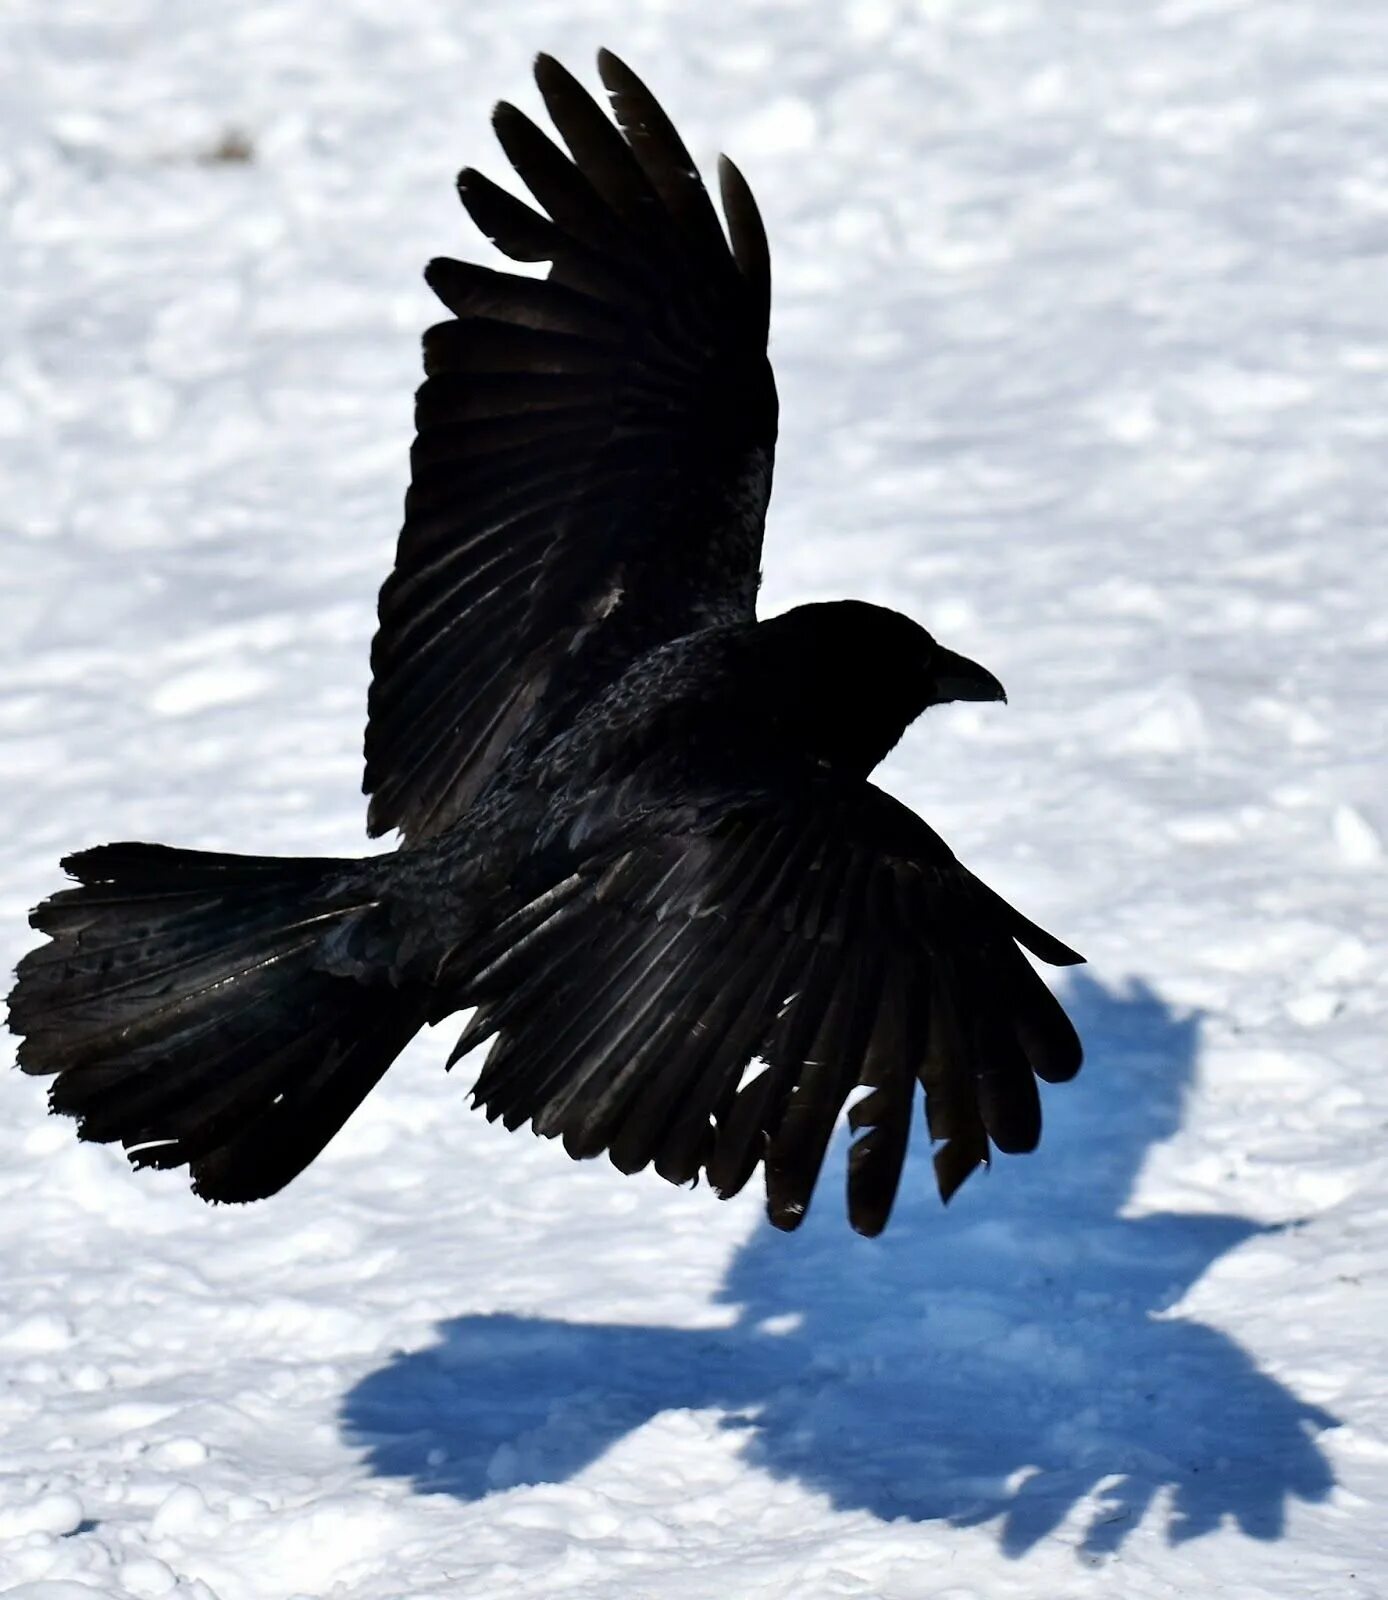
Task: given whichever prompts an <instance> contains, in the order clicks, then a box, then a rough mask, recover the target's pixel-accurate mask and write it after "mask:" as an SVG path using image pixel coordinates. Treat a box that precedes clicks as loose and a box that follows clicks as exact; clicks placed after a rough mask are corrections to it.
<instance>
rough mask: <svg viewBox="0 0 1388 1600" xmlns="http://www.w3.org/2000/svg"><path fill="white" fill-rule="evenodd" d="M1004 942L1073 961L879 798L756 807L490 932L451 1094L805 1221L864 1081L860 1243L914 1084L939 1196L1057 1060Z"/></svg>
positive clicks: (885, 1204) (616, 863) (637, 851)
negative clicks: (463, 1088) (754, 1192)
mask: <svg viewBox="0 0 1388 1600" xmlns="http://www.w3.org/2000/svg"><path fill="white" fill-rule="evenodd" d="M1019 944H1020V945H1023V946H1025V947H1026V948H1027V949H1028V950H1030V951H1031V952H1032V954H1033V955H1036V956H1038V957H1040V958H1041V959H1042V960H1044V961H1048V962H1051V963H1053V964H1056V965H1068V964H1070V963H1073V962H1076V961H1079V960H1080V959H1081V957H1080V956H1078V955H1076V954H1075V952H1074V951H1073V950H1070V949H1068V948H1067V947H1066V946H1065V945H1063V944H1061V943H1060V941H1059V940H1057V939H1054V938H1052V937H1051V936H1050V935H1049V934H1047V933H1045V932H1044V931H1043V930H1042V929H1040V928H1038V927H1036V926H1035V925H1034V924H1033V923H1031V922H1028V921H1027V919H1026V918H1025V917H1023V916H1022V915H1021V914H1020V913H1019V912H1017V911H1015V910H1013V908H1012V907H1011V906H1009V905H1008V904H1007V903H1006V902H1005V901H1004V900H1002V899H1001V898H1000V897H999V896H998V895H996V894H994V893H993V891H992V890H990V889H988V888H987V887H985V886H984V885H983V884H982V883H981V882H979V880H978V879H977V878H975V877H974V876H973V875H972V874H971V873H970V872H968V871H967V869H965V868H964V867H962V866H961V865H960V864H959V862H958V861H956V860H955V858H954V856H953V855H952V854H951V852H950V851H949V849H948V847H947V846H946V845H945V844H944V842H943V841H942V840H941V839H940V838H939V837H938V836H937V835H936V834H934V833H933V832H932V831H931V830H930V829H929V828H928V827H927V826H926V825H925V823H923V822H922V821H921V820H920V819H919V818H918V817H916V816H915V815H914V813H912V812H910V811H908V810H907V809H906V808H905V807H904V806H902V805H900V804H899V803H898V802H896V801H895V800H892V799H891V798H890V797H888V796H887V795H885V794H883V793H882V792H881V791H880V790H878V789H874V788H871V787H870V786H866V785H865V786H863V788H862V789H861V790H859V791H857V792H856V793H854V794H851V795H845V794H843V793H842V792H840V793H839V794H838V795H837V796H835V797H833V798H831V799H827V800H822V801H820V802H818V803H811V804H810V805H808V806H804V807H797V808H795V809H793V810H785V809H778V808H776V807H774V806H772V805H770V804H767V803H763V804H761V805H759V806H757V807H753V808H744V809H742V810H740V811H739V812H737V813H736V814H734V815H730V816H729V817H727V818H726V819H725V820H724V822H723V823H721V824H720V825H719V826H717V827H716V828H714V829H712V830H711V831H702V832H699V833H690V834H679V833H664V834H656V833H652V835H651V836H649V837H647V838H644V839H642V840H640V841H638V842H636V843H634V844H631V845H629V846H627V847H626V848H625V849H623V851H622V852H621V853H620V854H619V855H617V856H616V857H615V858H611V857H609V858H607V859H605V860H603V861H599V862H594V863H592V864H591V865H589V866H588V867H586V868H580V869H579V870H577V871H575V872H574V873H573V874H572V875H571V876H570V877H568V878H567V879H565V880H564V881H563V882H562V883H560V884H558V885H557V886H555V887H553V888H552V889H551V890H550V891H549V892H548V893H547V894H545V895H543V896H541V897H540V898H538V899H536V900H535V901H534V902H533V903H532V904H531V905H529V906H527V907H526V908H525V909H523V910H522V911H520V912H518V913H517V914H516V915H514V916H512V917H511V918H509V919H508V921H507V922H506V923H504V924H503V925H502V926H501V927H500V928H499V929H498V930H497V932H496V934H495V935H494V937H493V938H492V940H491V941H490V942H489V945H488V947H487V948H486V949H485V950H483V951H482V952H480V953H479V955H478V956H477V957H476V958H475V959H474V962H473V967H472V972H471V974H470V975H469V976H468V977H467V979H466V980H465V982H464V983H463V986H462V991H463V997H464V1003H467V1004H477V1006H478V1009H477V1011H476V1013H475V1014H474V1016H473V1018H472V1019H471V1021H470V1023H469V1025H468V1027H467V1029H466V1031H465V1032H464V1034H463V1037H462V1038H461V1040H460V1041H459V1045H458V1049H457V1051H455V1053H454V1059H456V1058H457V1056H458V1055H459V1054H460V1053H462V1052H463V1051H464V1050H466V1049H470V1048H471V1047H472V1046H473V1045H474V1044H476V1043H477V1042H479V1041H480V1040H481V1039H484V1038H486V1037H488V1036H490V1035H492V1034H496V1035H497V1038H496V1040H495V1042H494V1043H493V1045H492V1048H491V1050H490V1051H489V1052H488V1055H487V1058H486V1063H485V1065H484V1067H483V1069H482V1073H481V1076H480V1078H479V1079H478V1082H477V1085H476V1088H475V1091H474V1097H475V1100H476V1101H477V1102H478V1103H479V1104H481V1105H483V1106H484V1107H485V1108H486V1111H487V1115H488V1116H489V1117H493V1118H495V1117H500V1118H501V1119H502V1120H503V1121H504V1122H505V1124H506V1125H507V1127H516V1126H518V1125H519V1124H520V1123H522V1122H525V1121H529V1122H530V1123H531V1124H532V1125H533V1127H534V1129H535V1131H536V1133H539V1134H544V1135H547V1136H555V1135H559V1136H561V1137H562V1138H563V1140H564V1144H565V1146H566V1148H567V1149H568V1151H569V1153H570V1154H571V1155H573V1156H592V1155H596V1154H598V1153H599V1152H601V1151H603V1150H606V1151H607V1152H608V1153H609V1154H610V1156H611V1159H612V1161H613V1162H614V1163H615V1164H616V1165H617V1166H618V1167H620V1168H621V1169H622V1170H623V1171H635V1170H636V1169H638V1168H641V1167H644V1166H646V1165H647V1164H652V1163H653V1164H654V1166H655V1168H656V1170H657V1171H658V1172H659V1173H661V1175H662V1176H664V1177H666V1178H668V1179H669V1180H670V1181H671V1182H674V1183H684V1182H688V1181H689V1180H691V1179H693V1178H695V1177H696V1176H697V1175H698V1174H699V1173H700V1172H701V1171H702V1172H704V1173H706V1174H707V1176H708V1178H709V1180H710V1181H711V1183H712V1184H713V1186H714V1187H715V1189H716V1190H717V1191H718V1193H719V1194H720V1195H723V1196H727V1195H731V1194H735V1193H736V1192H737V1191H738V1190H739V1189H741V1188H742V1186H743V1185H744V1184H745V1183H746V1182H747V1180H748V1178H749V1177H750V1176H751V1174H752V1172H753V1170H754V1169H755V1168H756V1166H757V1163H758V1162H759V1161H760V1162H763V1163H764V1165H765V1171H766V1193H767V1208H768V1212H769V1214H770V1217H771V1220H772V1222H774V1223H775V1224H776V1225H777V1227H780V1228H794V1227H796V1226H797V1225H798V1224H799V1222H800V1220H801V1219H802V1217H803V1216H804V1214H805V1210H806V1207H807V1206H808V1204H809V1200H810V1195H811V1191H812V1190H813V1188H814V1185H815V1182H816V1180H817V1178H818V1175H819V1170H820V1166H821V1165H822V1163H823V1160H824V1154H825V1150H826V1149H827V1146H828V1143H829V1139H830V1136H831V1134H832V1132H833V1129H834V1125H835V1122H836V1120H837V1118H838V1115H839V1113H840V1111H841V1110H842V1109H843V1107H844V1105H845V1103H847V1102H848V1101H849V1099H850V1098H851V1097H852V1096H853V1094H854V1091H855V1090H857V1089H863V1090H865V1091H866V1093H865V1094H864V1095H863V1097H862V1098H860V1099H858V1100H857V1101H856V1103H854V1104H853V1106H852V1108H851V1110H850V1112H849V1121H850V1123H851V1125H852V1127H853V1128H854V1130H855V1131H856V1132H857V1134H858V1137H857V1139H856V1141H855V1143H854V1144H853V1146H852V1148H851V1150H850V1153H849V1160H848V1214H849V1219H850V1221H851V1222H852V1224H853V1226H854V1227H855V1228H856V1229H857V1230H858V1231H859V1232H860V1233H866V1234H875V1233H878V1232H880V1231H881V1229H882V1228H883V1227H884V1226H885V1225H886V1222H887V1217H888V1215H889V1213H890V1211H891V1207H892V1202H893V1199H894V1197H895V1194H896V1189H897V1182H898V1179H899V1177H900V1174H901V1168H902V1163H903V1161H904V1159H905V1154H906V1146H907V1139H908V1134H909V1129H910V1122H911V1111H912V1105H913V1102H914V1098H915V1087H916V1084H917V1083H918V1082H919V1083H920V1085H921V1086H922V1088H923V1089H924V1091H925V1107H926V1117H927V1123H928V1129H929V1133H930V1137H931V1138H932V1139H933V1140H935V1141H937V1142H938V1145H939V1148H938V1149H937V1151H936V1155H935V1168H936V1175H937V1180H938V1184H939V1189H940V1193H941V1196H942V1197H943V1198H944V1199H946V1200H947V1199H948V1198H949V1197H950V1195H951V1194H952V1193H953V1192H954V1190H955V1189H957V1188H958V1186H959V1184H960V1183H962V1182H963V1181H964V1179H965V1178H966V1177H967V1176H968V1175H969V1173H970V1172H972V1171H973V1170H974V1168H975V1167H977V1166H978V1165H980V1164H981V1163H983V1162H986V1161H987V1160H988V1159H989V1150H990V1145H991V1146H996V1147H997V1148H998V1149H999V1150H1003V1151H1024V1150H1030V1149H1032V1148H1033V1147H1034V1146H1035V1144H1036V1142H1037V1140H1038V1138H1039V1137H1040V1131H1041V1107H1040V1101H1039V1098H1038V1095H1037V1089H1036V1081H1035V1080H1036V1078H1037V1077H1041V1078H1044V1079H1046V1080H1048V1081H1052V1082H1055V1081H1060V1080H1063V1079H1067V1078H1070V1077H1072V1076H1073V1075H1074V1073H1075V1072H1076V1071H1078V1069H1079V1065H1080V1043H1079V1040H1078V1038H1077V1037H1076V1035H1075V1031H1074V1029H1073V1028H1072V1027H1071V1025H1070V1022H1069V1020H1068V1018H1067V1017H1066V1016H1065V1013H1064V1012H1063V1010H1062V1009H1061V1007H1060V1005H1059V1003H1058V1002H1057V1001H1056V999H1055V997H1054V996H1053V995H1052V994H1051V992H1050V990H1049V989H1048V988H1047V987H1046V986H1045V984H1044V983H1042V981H1041V979H1040V978H1039V977H1038V976H1037V974H1036V972H1035V970H1034V969H1033V968H1032V967H1031V965H1030V964H1029V963H1028V961H1027V959H1026V957H1025V956H1024V955H1023V954H1022V952H1021V950H1020V949H1019V948H1018V946H1019ZM479 963H480V964H479ZM753 1062H760V1066H759V1069H758V1070H757V1071H756V1072H755V1073H754V1074H753V1075H752V1076H750V1077H747V1076H746V1069H747V1068H748V1067H749V1065H751V1064H752V1063H753Z"/></svg>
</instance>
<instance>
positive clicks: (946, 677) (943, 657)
mask: <svg viewBox="0 0 1388 1600" xmlns="http://www.w3.org/2000/svg"><path fill="white" fill-rule="evenodd" d="M933 666H934V669H935V704H936V705H945V704H946V703H947V702H949V701H950V700H1006V699H1007V691H1006V689H1004V688H1003V686H1002V685H1001V684H1000V683H999V682H998V680H997V679H996V678H995V677H994V676H993V674H992V673H991V672H988V671H987V670H986V669H985V668H983V667H980V666H979V664H978V662H977V661H970V660H969V658H968V656H957V655H955V653H954V651H953V650H943V649H940V648H939V647H937V648H936V651H935V660H934V662H933Z"/></svg>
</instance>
